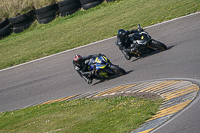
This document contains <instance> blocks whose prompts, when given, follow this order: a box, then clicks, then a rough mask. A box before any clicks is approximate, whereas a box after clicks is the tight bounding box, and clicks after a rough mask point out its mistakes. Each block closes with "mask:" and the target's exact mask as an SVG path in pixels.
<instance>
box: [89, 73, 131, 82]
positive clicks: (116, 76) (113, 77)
mask: <svg viewBox="0 0 200 133" xmlns="http://www.w3.org/2000/svg"><path fill="white" fill-rule="evenodd" d="M131 72H133V70H130V71H127V72H126V74H125V75H127V74H129V73H131ZM121 76H124V75H114V76H110V77H108V78H105V80H103V81H97V82H96V83H94V84H93V85H97V84H99V83H102V82H105V81H109V80H111V79H115V78H118V77H121Z"/></svg>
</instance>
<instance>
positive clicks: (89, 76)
mask: <svg viewBox="0 0 200 133" xmlns="http://www.w3.org/2000/svg"><path fill="white" fill-rule="evenodd" d="M100 55H101V54H100V53H99V54H98V55H96V54H95V55H88V56H86V57H82V56H81V55H79V54H76V55H75V56H74V59H73V65H74V69H75V70H76V71H77V72H78V73H79V75H80V76H81V77H82V78H83V79H84V80H85V81H86V82H87V83H88V84H91V83H92V80H93V79H94V78H96V79H101V78H100V77H98V75H95V70H92V71H88V63H89V61H90V59H91V58H96V57H99V56H100ZM102 80H103V79H102Z"/></svg>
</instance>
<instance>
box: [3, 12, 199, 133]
mask: <svg viewBox="0 0 200 133" xmlns="http://www.w3.org/2000/svg"><path fill="white" fill-rule="evenodd" d="M199 25H200V14H195V15H192V16H188V17H185V18H181V19H178V20H176V21H171V22H168V23H163V24H160V25H157V26H154V27H150V28H147V29H146V31H147V32H149V34H150V35H151V36H152V38H154V39H156V40H159V41H161V42H163V43H165V44H166V45H167V46H168V47H169V49H168V50H167V51H164V52H161V53H157V54H154V55H150V56H148V57H145V58H142V59H139V60H134V58H132V60H129V61H127V60H126V59H125V58H124V57H123V55H122V53H121V52H120V51H119V49H118V48H117V47H116V45H115V44H114V42H115V41H116V38H115V37H114V38H111V39H108V40H106V41H102V42H99V43H96V44H94V45H90V46H87V47H83V48H81V49H75V50H72V51H69V52H66V53H63V54H60V55H57V56H53V57H50V58H46V59H43V60H40V61H37V62H33V63H30V64H26V65H23V66H20V67H16V68H12V69H8V70H5V71H1V72H0V85H1V86H0V111H8V110H14V109H17V108H23V107H26V106H30V105H35V104H40V103H42V102H45V101H48V100H52V99H58V98H61V97H66V96H71V95H75V94H78V93H86V92H88V91H95V90H101V89H102V90H103V89H105V88H109V87H112V86H117V85H121V84H125V83H132V82H139V81H145V80H154V79H163V78H186V79H194V80H196V81H197V82H199V79H200V71H199V70H200V67H199V66H200V61H199V60H200V52H199V51H200V46H199V42H200V37H199V35H200V26H199ZM77 53H78V54H81V55H83V56H86V55H88V54H95V53H104V54H105V55H106V56H107V57H108V58H109V59H110V60H111V62H112V63H113V64H117V65H120V66H121V67H122V68H124V69H125V70H126V71H127V72H128V74H127V75H125V76H121V77H118V78H115V79H111V80H109V81H105V82H102V83H97V82H96V81H94V82H93V84H92V85H88V84H87V83H86V82H85V81H84V80H83V79H81V78H80V77H79V75H78V74H77V73H76V72H75V70H74V69H73V65H72V59H73V56H74V55H75V54H77ZM199 111H200V102H199V99H198V98H197V99H196V102H195V103H194V104H192V105H191V107H190V108H189V109H187V110H185V111H184V112H183V113H181V114H180V115H179V116H177V117H176V119H173V120H171V121H169V122H168V123H167V124H166V125H165V126H163V127H161V128H159V129H158V130H156V131H155V132H162V133H164V132H167V133H169V132H176V133H177V132H180V133H183V132H194V133H195V132H198V131H199V130H200V127H199V126H198V125H199V124H200V115H199Z"/></svg>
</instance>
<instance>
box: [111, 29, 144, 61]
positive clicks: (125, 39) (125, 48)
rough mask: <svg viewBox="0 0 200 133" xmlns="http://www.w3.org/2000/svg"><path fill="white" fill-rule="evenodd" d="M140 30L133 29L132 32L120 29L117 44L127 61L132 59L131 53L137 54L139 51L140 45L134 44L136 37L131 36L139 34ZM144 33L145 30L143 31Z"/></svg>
mask: <svg viewBox="0 0 200 133" xmlns="http://www.w3.org/2000/svg"><path fill="white" fill-rule="evenodd" d="M138 31H139V30H138V29H133V30H131V31H128V30H124V29H119V30H118V31H117V42H115V43H116V45H117V46H118V47H119V49H120V50H121V51H122V53H123V54H124V56H125V58H126V59H127V60H130V59H131V57H132V56H131V54H130V53H129V52H133V51H134V52H135V51H137V50H138V48H139V45H137V44H134V43H133V40H132V38H133V37H134V35H132V36H129V35H130V34H133V33H136V32H138ZM141 31H143V29H141Z"/></svg>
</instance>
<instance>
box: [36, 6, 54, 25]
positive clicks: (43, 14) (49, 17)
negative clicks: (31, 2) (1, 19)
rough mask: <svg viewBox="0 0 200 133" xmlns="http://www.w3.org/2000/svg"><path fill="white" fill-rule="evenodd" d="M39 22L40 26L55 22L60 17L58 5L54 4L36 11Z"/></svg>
mask: <svg viewBox="0 0 200 133" xmlns="http://www.w3.org/2000/svg"><path fill="white" fill-rule="evenodd" d="M35 13H36V17H37V21H38V23H40V24H47V23H49V22H51V21H53V20H54V19H55V18H56V16H57V15H58V4H52V5H49V6H46V7H43V8H40V9H37V10H35Z"/></svg>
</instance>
